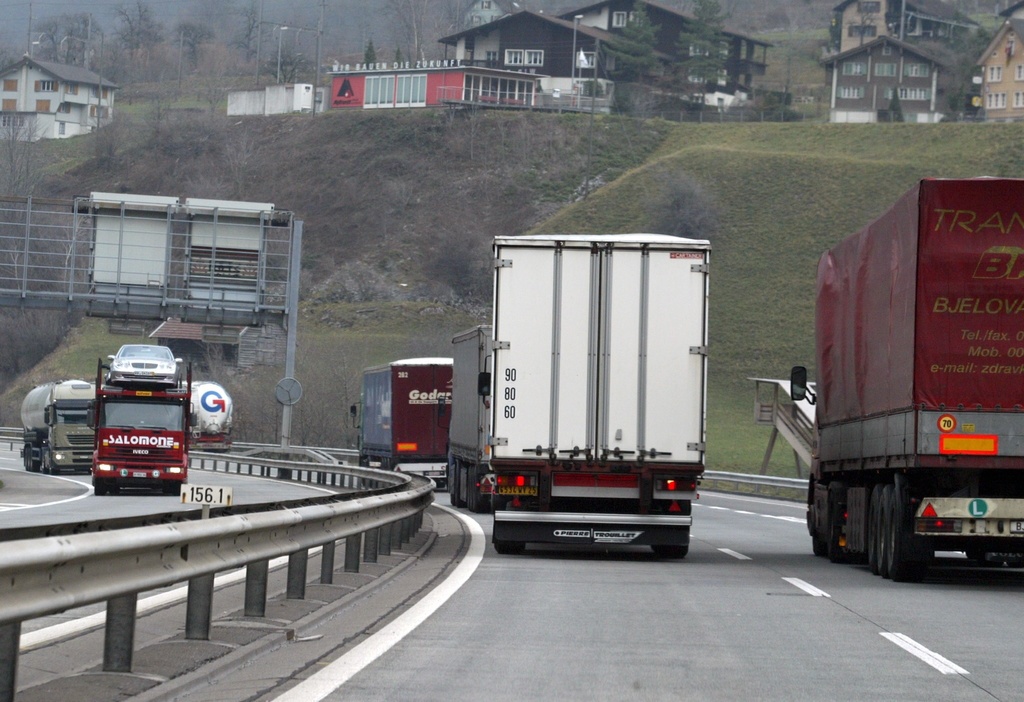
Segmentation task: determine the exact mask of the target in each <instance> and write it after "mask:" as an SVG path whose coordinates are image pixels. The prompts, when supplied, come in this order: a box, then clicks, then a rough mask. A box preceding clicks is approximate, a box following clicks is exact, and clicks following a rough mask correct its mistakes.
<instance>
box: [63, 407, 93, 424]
mask: <svg viewBox="0 0 1024 702" xmlns="http://www.w3.org/2000/svg"><path fill="white" fill-rule="evenodd" d="M88 423H89V412H88V411H86V410H85V408H82V409H58V410H57V424H88Z"/></svg>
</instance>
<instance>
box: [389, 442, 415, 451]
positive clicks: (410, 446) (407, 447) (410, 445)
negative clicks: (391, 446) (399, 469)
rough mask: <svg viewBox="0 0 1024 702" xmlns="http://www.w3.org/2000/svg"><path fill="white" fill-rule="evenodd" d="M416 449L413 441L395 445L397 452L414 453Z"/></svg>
mask: <svg viewBox="0 0 1024 702" xmlns="http://www.w3.org/2000/svg"><path fill="white" fill-rule="evenodd" d="M418 448H419V446H418V445H417V444H416V442H415V441H400V442H398V443H397V444H395V450H396V451H399V452H415V451H416V450H417V449H418Z"/></svg>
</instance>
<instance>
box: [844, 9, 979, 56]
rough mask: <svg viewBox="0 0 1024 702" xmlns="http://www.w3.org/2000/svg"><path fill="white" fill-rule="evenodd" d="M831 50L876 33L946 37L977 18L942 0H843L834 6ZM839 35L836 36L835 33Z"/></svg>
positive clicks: (970, 27)
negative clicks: (960, 11)
mask: <svg viewBox="0 0 1024 702" xmlns="http://www.w3.org/2000/svg"><path fill="white" fill-rule="evenodd" d="M832 11H833V13H834V19H833V26H835V27H836V30H837V31H836V33H835V34H833V46H832V50H833V52H838V53H845V52H847V51H849V50H851V49H853V48H855V47H858V46H863V45H864V44H867V43H868V42H871V41H874V40H875V39H877V38H879V37H893V38H895V39H899V40H901V41H906V42H909V43H915V42H916V41H917V40H935V41H947V40H949V39H950V38H952V37H954V36H956V35H957V33H963V32H969V31H974V30H976V29H977V28H978V24H977V22H975V21H974V20H972V19H970V18H969V17H967V16H966V15H962V14H961V13H959V12H958V11H957V10H956V9H955V8H954V7H952V6H951V5H948V4H946V3H945V2H942V0H844V1H843V2H841V3H839V4H838V5H836V6H835V7H834V8H833V10H832ZM836 35H838V36H836Z"/></svg>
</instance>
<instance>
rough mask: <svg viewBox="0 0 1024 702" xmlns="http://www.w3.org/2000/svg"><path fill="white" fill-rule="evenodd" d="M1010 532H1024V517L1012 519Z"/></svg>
mask: <svg viewBox="0 0 1024 702" xmlns="http://www.w3.org/2000/svg"><path fill="white" fill-rule="evenodd" d="M1010 533H1011V534H1024V519H1014V520H1011V521H1010Z"/></svg>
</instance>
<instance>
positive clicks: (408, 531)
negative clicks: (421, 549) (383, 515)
mask: <svg viewBox="0 0 1024 702" xmlns="http://www.w3.org/2000/svg"><path fill="white" fill-rule="evenodd" d="M399 538H400V539H401V540H402V543H403V544H407V543H409V542H410V541H412V517H411V516H410V517H405V518H404V519H402V535H401V536H400V537H399Z"/></svg>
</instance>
